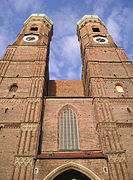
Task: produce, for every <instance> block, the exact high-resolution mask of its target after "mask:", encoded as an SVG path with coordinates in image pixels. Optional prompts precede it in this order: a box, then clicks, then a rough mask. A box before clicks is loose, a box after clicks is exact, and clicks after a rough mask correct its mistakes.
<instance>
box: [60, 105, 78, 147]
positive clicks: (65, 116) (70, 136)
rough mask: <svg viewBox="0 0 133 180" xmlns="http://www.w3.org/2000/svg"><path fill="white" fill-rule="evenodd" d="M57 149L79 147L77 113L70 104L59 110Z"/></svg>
mask: <svg viewBox="0 0 133 180" xmlns="http://www.w3.org/2000/svg"><path fill="white" fill-rule="evenodd" d="M59 149H60V150H78V149H79V134H78V119H77V114H76V113H75V111H74V110H73V107H71V106H70V105H66V106H64V107H63V108H62V109H61V111H60V112H59Z"/></svg>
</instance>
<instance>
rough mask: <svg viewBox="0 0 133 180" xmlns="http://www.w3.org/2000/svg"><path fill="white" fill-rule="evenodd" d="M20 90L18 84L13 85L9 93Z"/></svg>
mask: <svg viewBox="0 0 133 180" xmlns="http://www.w3.org/2000/svg"><path fill="white" fill-rule="evenodd" d="M17 89H18V85H17V84H16V83H14V84H12V85H11V86H10V88H9V92H16V91H17Z"/></svg>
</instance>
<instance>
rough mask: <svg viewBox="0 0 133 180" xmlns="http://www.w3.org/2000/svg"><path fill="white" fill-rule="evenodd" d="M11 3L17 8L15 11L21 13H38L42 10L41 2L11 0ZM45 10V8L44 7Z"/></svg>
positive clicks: (34, 0) (38, 0)
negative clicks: (29, 11) (28, 10)
mask: <svg viewBox="0 0 133 180" xmlns="http://www.w3.org/2000/svg"><path fill="white" fill-rule="evenodd" d="M9 3H10V4H11V5H12V7H14V8H15V11H16V12H19V13H21V12H24V11H26V10H27V9H30V10H32V11H35V12H36V11H38V10H40V9H41V8H42V1H41V0H37V1H36V0H9ZM43 8H45V7H44V5H43Z"/></svg>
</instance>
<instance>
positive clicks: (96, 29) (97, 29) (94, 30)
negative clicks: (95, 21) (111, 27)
mask: <svg viewBox="0 0 133 180" xmlns="http://www.w3.org/2000/svg"><path fill="white" fill-rule="evenodd" d="M92 30H93V32H100V29H99V28H92Z"/></svg>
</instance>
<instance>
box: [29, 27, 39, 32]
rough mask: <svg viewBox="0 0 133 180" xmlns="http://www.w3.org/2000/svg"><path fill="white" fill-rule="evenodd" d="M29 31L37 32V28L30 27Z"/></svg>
mask: <svg viewBox="0 0 133 180" xmlns="http://www.w3.org/2000/svg"><path fill="white" fill-rule="evenodd" d="M30 30H31V31H37V30H38V27H31V28H30Z"/></svg>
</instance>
